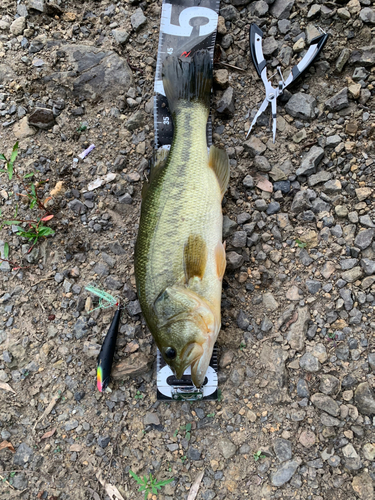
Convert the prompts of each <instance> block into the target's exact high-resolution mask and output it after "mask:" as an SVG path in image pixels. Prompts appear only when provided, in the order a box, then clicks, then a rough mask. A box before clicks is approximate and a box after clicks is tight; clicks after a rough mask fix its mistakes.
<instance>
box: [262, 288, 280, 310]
mask: <svg viewBox="0 0 375 500" xmlns="http://www.w3.org/2000/svg"><path fill="white" fill-rule="evenodd" d="M262 300H263V306H264V307H265V308H266V309H267V310H268V311H276V310H277V309H278V307H279V303H278V302H277V301H276V299H275V297H274V296H273V295H272V293H270V292H267V293H264V294H263V299H262Z"/></svg>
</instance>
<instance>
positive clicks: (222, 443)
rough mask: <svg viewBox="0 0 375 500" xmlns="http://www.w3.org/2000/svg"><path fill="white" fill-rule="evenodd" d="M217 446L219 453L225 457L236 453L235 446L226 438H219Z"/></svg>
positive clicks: (227, 457)
mask: <svg viewBox="0 0 375 500" xmlns="http://www.w3.org/2000/svg"><path fill="white" fill-rule="evenodd" d="M218 446H219V450H220V452H221V454H222V455H223V457H224V458H226V459H229V458H232V457H234V455H235V454H236V451H237V446H236V445H235V444H234V443H232V441H230V440H229V439H227V438H221V439H219V442H218Z"/></svg>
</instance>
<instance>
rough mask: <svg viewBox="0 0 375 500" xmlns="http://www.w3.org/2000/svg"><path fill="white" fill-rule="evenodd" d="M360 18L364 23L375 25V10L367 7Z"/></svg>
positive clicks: (360, 14)
mask: <svg viewBox="0 0 375 500" xmlns="http://www.w3.org/2000/svg"><path fill="white" fill-rule="evenodd" d="M359 18H360V19H361V21H363V22H364V23H368V24H375V10H374V9H371V8H370V7H365V8H364V9H362V10H361V12H360V13H359Z"/></svg>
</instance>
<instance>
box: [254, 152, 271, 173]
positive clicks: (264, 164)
mask: <svg viewBox="0 0 375 500" xmlns="http://www.w3.org/2000/svg"><path fill="white" fill-rule="evenodd" d="M254 167H255V168H256V169H257V170H260V172H270V171H271V169H272V167H271V165H270V162H269V161H268V160H267V158H266V157H265V156H256V157H255V158H254Z"/></svg>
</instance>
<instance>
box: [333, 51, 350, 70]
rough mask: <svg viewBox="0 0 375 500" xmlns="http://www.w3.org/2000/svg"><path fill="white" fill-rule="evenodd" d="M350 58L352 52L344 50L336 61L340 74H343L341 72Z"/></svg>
mask: <svg viewBox="0 0 375 500" xmlns="http://www.w3.org/2000/svg"><path fill="white" fill-rule="evenodd" d="M349 57H350V50H349V49H347V48H344V49H342V51H341V53H340V55H339V57H338V58H337V61H336V70H337V72H338V73H341V71H342V70H343V69H344V66H345V64H346V63H347V62H348V61H349Z"/></svg>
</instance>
